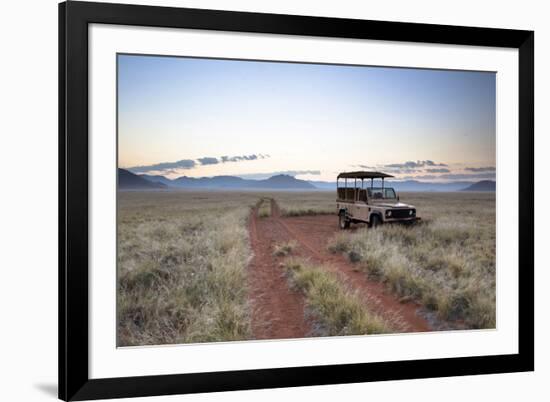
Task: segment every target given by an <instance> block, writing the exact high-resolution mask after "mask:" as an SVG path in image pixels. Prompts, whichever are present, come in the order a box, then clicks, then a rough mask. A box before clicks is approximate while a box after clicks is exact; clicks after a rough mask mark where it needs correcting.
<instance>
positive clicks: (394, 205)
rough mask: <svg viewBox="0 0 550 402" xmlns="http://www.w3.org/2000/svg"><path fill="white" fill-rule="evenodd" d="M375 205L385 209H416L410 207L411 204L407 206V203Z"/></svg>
mask: <svg viewBox="0 0 550 402" xmlns="http://www.w3.org/2000/svg"><path fill="white" fill-rule="evenodd" d="M373 205H376V206H379V207H384V208H414V206H412V205H410V204H405V203H402V202H396V203H391V202H380V203H378V202H377V203H376V204H373Z"/></svg>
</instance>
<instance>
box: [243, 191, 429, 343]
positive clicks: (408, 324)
mask: <svg viewBox="0 0 550 402" xmlns="http://www.w3.org/2000/svg"><path fill="white" fill-rule="evenodd" d="M249 231H250V239H251V244H252V249H253V252H254V258H253V259H252V261H251V263H250V266H249V270H250V275H249V285H250V297H251V302H252V330H253V333H254V337H255V338H256V339H281V338H301V337H305V336H308V335H311V329H312V323H310V322H308V321H307V320H306V318H305V316H304V299H303V296H302V295H301V294H299V293H298V292H295V291H293V290H291V289H289V287H288V284H287V281H286V278H285V277H284V275H283V273H284V272H283V269H282V268H281V266H280V264H281V262H282V258H280V257H275V256H273V246H274V245H275V244H277V243H282V242H286V241H289V240H292V239H293V240H295V241H297V242H298V245H299V246H298V247H297V250H296V253H295V254H296V255H298V256H300V257H305V258H309V259H310V260H311V261H313V262H316V263H322V264H323V266H325V267H326V268H327V269H329V270H330V271H332V272H335V273H337V275H338V276H339V277H340V278H341V280H342V281H344V282H346V283H347V284H348V285H349V286H350V287H352V288H353V289H356V290H357V291H358V292H359V294H360V295H362V296H363V297H364V301H365V303H367V304H368V305H369V307H370V308H371V309H373V310H375V311H376V312H377V313H379V314H381V315H382V316H384V317H385V318H387V319H389V320H390V321H392V322H393V323H394V324H395V325H396V326H397V329H398V330H399V331H400V332H401V331H402V332H422V331H429V330H431V328H430V325H429V323H428V322H427V321H426V319H424V318H423V317H421V316H419V315H418V314H417V311H418V309H419V306H417V305H416V304H413V303H401V302H399V300H397V299H396V298H395V297H394V296H392V295H390V294H388V293H387V292H386V290H385V289H384V286H383V285H382V284H380V283H377V282H372V281H369V280H367V278H366V276H365V274H363V273H361V272H358V271H356V270H355V269H354V266H353V265H352V264H350V263H349V262H348V261H347V260H346V259H345V258H344V257H343V256H341V255H335V254H332V253H330V252H329V251H328V250H327V247H326V246H327V242H328V240H329V239H330V238H331V237H332V236H333V235H334V234H336V233H337V232H338V231H339V229H338V218H337V216H335V215H317V216H304V217H281V214H280V211H279V207H278V205H277V203H276V202H274V201H272V203H271V216H270V217H267V218H261V219H260V218H258V217H257V210H256V209H254V210H253V211H252V212H251V216H250V220H249Z"/></svg>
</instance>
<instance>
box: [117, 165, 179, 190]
mask: <svg viewBox="0 0 550 402" xmlns="http://www.w3.org/2000/svg"><path fill="white" fill-rule="evenodd" d="M167 187H168V186H167V185H166V184H163V183H158V182H152V181H149V180H147V179H145V178H143V177H141V176H138V175H136V174H133V173H132V172H130V171H128V170H126V169H118V188H120V189H124V190H158V189H163V188H167Z"/></svg>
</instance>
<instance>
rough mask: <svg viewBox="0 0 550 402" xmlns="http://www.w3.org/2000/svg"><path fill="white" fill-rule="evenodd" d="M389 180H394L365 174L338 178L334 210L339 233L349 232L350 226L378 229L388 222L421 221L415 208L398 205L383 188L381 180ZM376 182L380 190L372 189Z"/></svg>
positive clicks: (394, 195) (388, 189)
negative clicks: (359, 225) (376, 181)
mask: <svg viewBox="0 0 550 402" xmlns="http://www.w3.org/2000/svg"><path fill="white" fill-rule="evenodd" d="M388 177H394V176H392V175H389V174H386V173H381V172H364V171H361V172H344V173H340V174H339V175H338V177H337V178H336V193H337V198H336V206H337V210H338V217H339V225H340V229H347V228H349V226H350V224H351V223H360V222H363V223H367V224H368V225H369V226H378V225H380V224H382V223H390V222H391V223H393V222H402V223H413V222H416V221H418V220H419V219H420V218H419V217H418V216H416V208H415V207H414V206H412V205H408V204H403V203H401V202H399V196H398V195H397V193H396V192H395V190H394V189H393V188H392V187H384V179H385V178H388ZM369 179H370V186H369V182H368V180H369ZM375 179H382V186H381V187H374V180H375ZM365 180H367V183H366V184H367V185H366V186H365Z"/></svg>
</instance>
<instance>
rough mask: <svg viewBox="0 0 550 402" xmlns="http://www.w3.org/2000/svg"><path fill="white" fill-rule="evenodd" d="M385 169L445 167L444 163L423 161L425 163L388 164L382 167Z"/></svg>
mask: <svg viewBox="0 0 550 402" xmlns="http://www.w3.org/2000/svg"><path fill="white" fill-rule="evenodd" d="M382 166H383V167H385V168H390V169H392V168H393V169H416V168H422V167H425V166H447V165H446V164H445V163H435V162H434V161H431V160H429V159H428V160H425V161H416V162H415V161H407V162H404V163H390V164H388V165H382Z"/></svg>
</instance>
